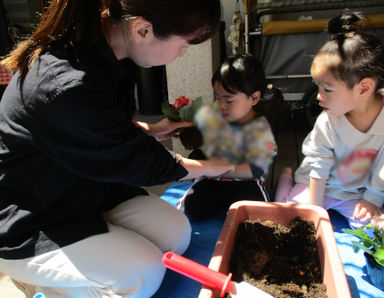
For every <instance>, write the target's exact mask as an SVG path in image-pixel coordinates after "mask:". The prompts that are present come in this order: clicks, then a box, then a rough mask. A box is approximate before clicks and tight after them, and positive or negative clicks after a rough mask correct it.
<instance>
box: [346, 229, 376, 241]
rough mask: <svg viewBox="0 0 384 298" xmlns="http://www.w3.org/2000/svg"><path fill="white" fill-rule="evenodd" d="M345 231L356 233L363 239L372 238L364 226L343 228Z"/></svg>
mask: <svg viewBox="0 0 384 298" xmlns="http://www.w3.org/2000/svg"><path fill="white" fill-rule="evenodd" d="M341 230H342V231H343V232H344V233H348V234H352V235H355V236H357V237H359V238H361V239H370V237H369V235H368V234H367V232H365V231H364V229H363V228H360V229H356V230H352V229H341Z"/></svg>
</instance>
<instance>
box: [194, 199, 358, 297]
mask: <svg viewBox="0 0 384 298" xmlns="http://www.w3.org/2000/svg"><path fill="white" fill-rule="evenodd" d="M295 217H301V218H303V219H307V220H312V221H313V223H314V225H315V229H316V232H317V234H316V240H317V247H318V252H319V261H320V265H321V272H322V277H323V283H324V284H325V285H326V287H327V295H328V297H336V298H347V297H351V293H350V291H349V287H348V283H347V279H346V276H345V273H344V269H343V265H342V263H341V259H340V256H339V252H338V249H337V245H336V240H335V238H334V235H333V230H332V225H331V222H330V219H329V216H328V213H327V211H326V210H325V209H323V208H321V207H318V206H313V205H303V204H287V203H276V202H273V203H267V202H258V201H239V202H236V203H234V204H232V205H231V207H230V208H229V210H228V214H227V217H226V220H225V222H224V225H223V228H222V230H221V233H220V236H219V239H218V241H217V243H216V247H215V250H214V252H213V255H212V258H211V261H210V263H209V266H208V267H209V268H211V269H213V270H215V271H219V272H222V273H225V274H228V273H229V272H230V259H231V256H232V254H233V251H234V245H235V238H236V234H237V232H238V229H239V225H240V223H242V222H244V221H245V220H247V219H250V220H263V221H264V220H270V221H274V222H276V223H278V224H281V225H284V226H288V225H289V223H290V222H291V221H292V220H293V219H294V218H295ZM219 294H220V293H218V292H217V291H213V290H212V289H210V288H208V287H203V288H202V290H201V291H200V294H199V298H217V297H220V295H219Z"/></svg>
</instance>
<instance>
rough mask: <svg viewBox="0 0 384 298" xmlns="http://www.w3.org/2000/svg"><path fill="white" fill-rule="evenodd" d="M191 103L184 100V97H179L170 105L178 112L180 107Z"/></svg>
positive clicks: (186, 99) (189, 100) (188, 100)
mask: <svg viewBox="0 0 384 298" xmlns="http://www.w3.org/2000/svg"><path fill="white" fill-rule="evenodd" d="M191 102H192V100H191V99H189V98H186V97H185V96H180V97H179V98H176V100H175V103H174V104H173V105H172V107H173V108H174V109H175V110H179V109H180V108H181V107H183V106H186V105H189V104H190V103H191Z"/></svg>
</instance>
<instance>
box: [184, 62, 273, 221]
mask: <svg viewBox="0 0 384 298" xmlns="http://www.w3.org/2000/svg"><path fill="white" fill-rule="evenodd" d="M212 86H213V88H214V93H215V104H216V107H213V106H203V107H202V108H201V109H200V110H199V111H198V113H197V114H196V116H195V121H196V123H197V126H198V128H199V129H200V131H201V133H202V135H203V140H204V144H203V147H202V151H203V152H204V154H205V156H206V157H208V158H210V159H213V158H224V159H227V160H229V161H230V162H231V163H234V164H236V166H235V171H234V172H232V173H228V174H225V175H223V176H220V177H217V178H213V179H208V178H203V179H202V180H200V181H198V182H197V183H195V184H194V185H193V187H192V188H191V189H190V190H189V191H188V192H187V194H186V196H184V197H183V198H182V199H181V201H180V202H179V208H180V209H183V208H184V211H185V213H186V214H187V215H188V216H189V217H190V218H191V219H193V220H201V219H204V218H207V217H209V216H211V215H214V214H216V213H217V212H219V211H223V210H227V209H228V207H229V206H230V205H231V204H232V203H234V202H236V201H239V200H242V199H247V200H259V201H267V202H268V201H269V196H268V193H267V191H266V189H265V187H264V186H263V183H262V182H263V180H262V179H263V177H264V176H265V175H266V173H267V171H268V168H269V166H270V165H271V163H272V161H273V157H274V156H275V155H276V143H275V138H274V135H273V133H272V130H271V127H270V124H269V122H268V120H267V119H266V118H265V117H264V116H263V115H262V114H261V113H260V112H258V111H257V110H256V105H257V104H258V103H259V102H260V100H262V98H263V95H264V93H265V92H266V90H267V89H268V88H267V86H268V84H267V81H266V78H265V74H264V69H263V66H262V65H261V63H260V62H259V60H258V59H257V58H256V57H254V56H251V55H241V54H239V55H235V56H232V57H229V58H228V59H227V60H225V61H224V62H223V63H222V65H221V66H220V67H219V69H218V70H217V71H216V73H215V74H214V75H213V77H212Z"/></svg>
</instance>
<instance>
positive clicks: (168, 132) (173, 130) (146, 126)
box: [134, 118, 192, 141]
mask: <svg viewBox="0 0 384 298" xmlns="http://www.w3.org/2000/svg"><path fill="white" fill-rule="evenodd" d="M134 123H135V124H136V126H138V127H140V128H141V129H142V130H143V131H144V132H145V133H146V134H147V135H150V136H152V137H154V138H156V139H157V140H158V141H161V140H165V139H168V138H171V137H178V135H179V133H180V131H181V129H182V128H183V127H189V126H191V125H192V123H190V122H185V121H183V122H176V121H171V120H169V119H168V118H164V119H162V120H160V121H159V122H156V123H146V122H142V121H136V122H134Z"/></svg>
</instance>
